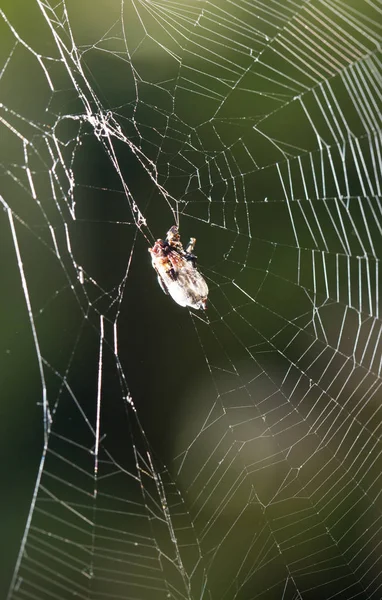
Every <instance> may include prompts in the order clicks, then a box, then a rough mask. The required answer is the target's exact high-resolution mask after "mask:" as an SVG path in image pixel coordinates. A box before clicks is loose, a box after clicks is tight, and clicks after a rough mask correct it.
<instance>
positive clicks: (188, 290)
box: [149, 225, 208, 310]
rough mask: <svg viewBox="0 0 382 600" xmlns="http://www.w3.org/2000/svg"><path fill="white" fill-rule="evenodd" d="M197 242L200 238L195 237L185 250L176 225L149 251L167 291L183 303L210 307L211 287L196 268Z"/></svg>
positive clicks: (195, 306) (163, 286)
mask: <svg viewBox="0 0 382 600" xmlns="http://www.w3.org/2000/svg"><path fill="white" fill-rule="evenodd" d="M195 242H196V239H195V238H191V239H190V241H189V243H188V246H187V248H186V250H184V248H183V245H182V242H181V241H180V235H179V229H178V227H177V226H176V225H173V226H172V227H171V228H170V229H169V230H168V232H167V235H166V239H165V240H157V241H156V242H155V244H154V246H153V247H152V248H149V252H150V254H151V262H152V266H153V267H154V269H155V270H156V272H157V275H158V281H159V285H160V286H161V288H162V290H163V291H164V293H165V294H170V296H171V297H172V299H173V300H175V302H177V303H178V304H180V306H190V307H191V308H196V309H199V308H203V309H204V310H206V308H207V296H208V286H207V283H206V281H205V280H204V278H203V276H202V275H201V274H200V272H199V271H198V269H197V268H196V256H195V255H194V254H193V250H194V247H195Z"/></svg>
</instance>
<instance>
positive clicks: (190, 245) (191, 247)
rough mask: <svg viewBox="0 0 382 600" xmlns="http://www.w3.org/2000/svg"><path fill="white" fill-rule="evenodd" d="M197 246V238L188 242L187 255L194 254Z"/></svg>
mask: <svg viewBox="0 0 382 600" xmlns="http://www.w3.org/2000/svg"><path fill="white" fill-rule="evenodd" d="M195 244H196V238H190V241H189V242H188V246H187V248H186V252H187V254H192V253H193V251H194V248H195Z"/></svg>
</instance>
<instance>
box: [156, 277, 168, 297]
mask: <svg viewBox="0 0 382 600" xmlns="http://www.w3.org/2000/svg"><path fill="white" fill-rule="evenodd" d="M157 277H158V283H159V285H160V286H161V288H162V290H163V291H164V293H165V294H167V295H168V289H167V286H166V284H165V282H164V281H163V279H162V277H161V276H160V275H159V273H158V275H157Z"/></svg>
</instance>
